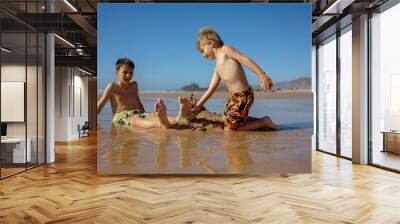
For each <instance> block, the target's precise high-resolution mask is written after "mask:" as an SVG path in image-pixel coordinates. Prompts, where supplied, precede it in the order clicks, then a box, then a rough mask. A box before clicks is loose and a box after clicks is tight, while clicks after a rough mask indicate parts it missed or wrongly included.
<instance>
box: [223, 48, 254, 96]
mask: <svg viewBox="0 0 400 224" xmlns="http://www.w3.org/2000/svg"><path fill="white" fill-rule="evenodd" d="M216 72H217V73H218V75H219V77H220V78H221V80H222V81H223V82H224V84H225V85H226V86H227V87H228V89H229V92H241V91H243V90H246V89H248V88H249V84H248V82H247V78H246V75H245V73H244V70H243V68H242V65H241V64H240V63H239V62H238V61H236V60H235V59H233V58H231V57H229V56H227V55H226V54H225V53H220V54H219V55H218V56H217V58H216Z"/></svg>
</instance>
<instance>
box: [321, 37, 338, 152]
mask: <svg viewBox="0 0 400 224" xmlns="http://www.w3.org/2000/svg"><path fill="white" fill-rule="evenodd" d="M317 63H318V108H317V113H318V149H319V150H322V151H326V152H329V153H335V154H336V35H333V36H331V37H330V38H328V39H327V40H325V41H323V42H322V43H320V45H319V47H318V61H317Z"/></svg>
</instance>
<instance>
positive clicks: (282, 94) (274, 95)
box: [140, 90, 312, 99]
mask: <svg viewBox="0 0 400 224" xmlns="http://www.w3.org/2000/svg"><path fill="white" fill-rule="evenodd" d="M191 93H193V94H194V95H195V96H197V97H201V96H202V95H203V94H204V92H142V93H140V96H143V97H149V96H153V97H160V98H163V97H178V96H189V95H190V94H191ZM226 94H227V92H215V93H214V95H213V96H212V97H211V98H214V99H219V98H225V97H226ZM254 94H255V97H256V98H259V99H281V98H297V97H307V96H312V92H311V91H310V90H287V91H275V92H264V91H255V92H254Z"/></svg>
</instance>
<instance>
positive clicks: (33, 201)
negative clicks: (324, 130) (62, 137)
mask: <svg viewBox="0 0 400 224" xmlns="http://www.w3.org/2000/svg"><path fill="white" fill-rule="evenodd" d="M96 147H97V145H96V139H95V137H89V138H83V139H82V140H79V141H74V142H70V143H68V144H66V143H59V144H57V146H56V163H54V164H49V165H45V166H41V167H38V168H36V169H32V170H29V171H27V172H25V173H21V174H19V175H16V176H13V177H10V178H7V179H5V180H2V181H0V201H1V203H0V223H400V212H399V211H400V200H398V199H399V198H400V175H399V174H396V173H391V172H388V171H384V170H381V169H378V168H374V167H371V166H362V165H355V164H352V163H351V162H350V161H348V160H343V159H339V158H336V157H333V156H330V155H327V154H323V153H320V152H313V153H312V156H313V159H312V167H313V173H312V174H301V175H289V177H288V178H285V177H280V176H277V175H276V176H266V177H262V176H249V175H235V176H229V175H218V176H216V177H213V176H207V175H201V176H196V175H185V176H173V175H167V176H165V175H156V176H149V175H147V176H103V177H100V176H97V175H96Z"/></svg>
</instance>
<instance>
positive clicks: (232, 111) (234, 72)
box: [189, 28, 278, 131]
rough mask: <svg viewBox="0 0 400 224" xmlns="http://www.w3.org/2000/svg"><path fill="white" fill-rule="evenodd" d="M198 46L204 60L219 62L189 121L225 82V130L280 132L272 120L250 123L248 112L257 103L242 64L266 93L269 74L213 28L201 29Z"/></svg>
mask: <svg viewBox="0 0 400 224" xmlns="http://www.w3.org/2000/svg"><path fill="white" fill-rule="evenodd" d="M196 47H197V49H198V50H199V51H200V53H201V54H202V55H203V57H204V58H206V59H209V60H216V65H215V69H214V74H213V76H212V79H211V83H210V86H209V87H208V90H207V91H206V92H205V93H204V95H203V96H202V97H201V99H200V100H199V101H198V102H197V104H196V105H195V107H194V108H193V111H192V114H191V115H189V118H190V119H191V118H193V117H194V116H195V115H196V114H198V113H199V112H200V111H201V108H202V106H203V105H204V104H205V103H206V102H207V100H208V99H209V98H210V97H211V96H212V95H213V94H214V92H215V90H216V89H217V87H218V85H219V83H220V81H221V80H222V81H224V83H225V85H226V86H227V87H228V89H229V95H228V100H227V102H226V104H225V110H224V119H225V121H224V123H225V128H224V129H225V130H237V131H252V130H256V129H258V128H262V127H269V128H271V129H273V130H278V127H277V126H276V125H275V124H274V123H273V122H272V120H271V119H270V118H269V117H267V118H264V119H260V120H255V121H249V122H247V118H248V113H249V110H250V107H251V105H252V104H253V101H254V93H253V90H252V88H251V87H250V85H249V84H248V82H247V78H246V75H245V73H244V71H243V68H242V64H243V65H245V66H246V67H248V68H249V69H250V70H251V71H253V72H254V73H255V74H256V75H257V76H258V77H259V79H260V85H261V87H262V88H263V89H264V90H270V89H271V88H272V80H271V79H270V78H269V77H268V76H267V74H266V73H265V72H264V71H263V70H262V69H261V68H260V67H259V66H258V65H257V64H256V63H255V62H254V61H253V60H251V59H250V58H248V57H246V56H245V55H243V54H241V53H240V52H239V51H237V50H236V49H234V48H232V47H230V46H228V45H225V44H224V42H223V41H222V39H221V38H220V36H219V35H218V33H217V32H215V31H214V30H213V29H211V28H203V29H201V30H200V33H199V36H198V38H197V41H196Z"/></svg>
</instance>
